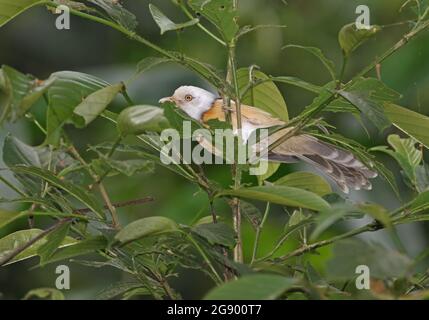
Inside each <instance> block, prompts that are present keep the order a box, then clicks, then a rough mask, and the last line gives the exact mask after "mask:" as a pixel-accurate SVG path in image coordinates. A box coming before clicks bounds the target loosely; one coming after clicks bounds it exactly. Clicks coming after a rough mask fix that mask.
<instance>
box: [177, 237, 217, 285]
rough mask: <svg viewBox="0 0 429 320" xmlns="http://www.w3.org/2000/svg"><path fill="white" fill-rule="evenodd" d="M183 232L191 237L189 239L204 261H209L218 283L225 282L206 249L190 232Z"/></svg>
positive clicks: (208, 263)
mask: <svg viewBox="0 0 429 320" xmlns="http://www.w3.org/2000/svg"><path fill="white" fill-rule="evenodd" d="M182 233H183V234H184V235H185V236H186V237H187V238H188V239H189V241H190V242H191V243H192V244H193V245H194V247H195V248H196V249H197V250H198V252H199V253H200V254H201V257H202V258H203V259H204V261H205V262H206V263H207V265H208V267H209V268H210V270H211V271H212V272H213V274H214V276H215V277H216V280H217V282H218V283H217V284H221V283H222V282H223V281H222V278H221V277H220V276H219V274H218V273H217V271H216V269H215V267H214V266H213V264H212V263H211V261H210V259H209V258H208V257H207V255H206V253H205V252H204V250H203V249H202V248H201V247H200V245H199V244H198V243H197V242H196V241H195V240H194V238H193V237H192V236H191V235H190V234H189V233H186V232H183V231H182Z"/></svg>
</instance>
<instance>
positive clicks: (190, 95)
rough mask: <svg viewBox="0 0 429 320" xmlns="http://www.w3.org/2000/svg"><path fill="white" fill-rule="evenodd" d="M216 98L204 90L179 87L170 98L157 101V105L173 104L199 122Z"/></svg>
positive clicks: (192, 87)
mask: <svg viewBox="0 0 429 320" xmlns="http://www.w3.org/2000/svg"><path fill="white" fill-rule="evenodd" d="M216 99H217V98H216V96H215V95H214V94H213V93H211V92H209V91H207V90H204V89H201V88H198V87H194V86H181V87H179V88H177V89H176V91H174V94H173V95H172V96H171V97H165V98H162V99H160V100H159V103H165V102H173V103H175V104H176V106H178V107H179V108H180V109H182V110H183V111H185V112H186V113H187V114H188V115H189V116H190V117H192V118H194V119H195V120H198V121H199V120H201V117H202V116H203V114H204V113H205V112H207V111H208V110H210V108H211V107H212V105H213V103H214V102H215V100H216Z"/></svg>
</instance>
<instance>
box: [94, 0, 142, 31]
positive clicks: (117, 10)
mask: <svg viewBox="0 0 429 320" xmlns="http://www.w3.org/2000/svg"><path fill="white" fill-rule="evenodd" d="M88 1H89V2H91V3H93V4H95V5H97V6H99V7H100V8H101V9H103V10H104V11H105V12H106V13H107V14H108V15H109V17H110V18H111V19H112V20H113V21H115V22H117V23H118V24H119V25H121V26H122V27H124V28H125V29H127V30H130V31H134V30H135V29H136V27H137V25H138V23H137V19H136V16H135V15H134V14H132V13H131V12H129V11H128V10H126V9H125V8H124V7H123V6H122V5H121V4H120V3H119V1H115V0H88Z"/></svg>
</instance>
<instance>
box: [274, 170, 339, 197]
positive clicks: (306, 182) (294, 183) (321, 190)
mask: <svg viewBox="0 0 429 320" xmlns="http://www.w3.org/2000/svg"><path fill="white" fill-rule="evenodd" d="M274 184H275V185H279V186H287V187H294V188H299V189H304V190H307V191H310V192H313V193H315V194H317V195H319V196H325V195H327V194H329V193H332V189H331V185H330V184H329V183H328V182H327V181H326V180H325V179H323V178H322V177H321V176H318V175H316V174H314V173H310V172H294V173H291V174H288V175H287V176H284V177H282V178H280V179H278V180H277V181H275V182H274Z"/></svg>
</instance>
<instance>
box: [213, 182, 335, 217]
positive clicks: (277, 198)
mask: <svg viewBox="0 0 429 320" xmlns="http://www.w3.org/2000/svg"><path fill="white" fill-rule="evenodd" d="M218 196H234V197H240V198H246V199H253V200H259V201H266V202H272V203H276V204H281V205H284V206H292V207H301V208H308V209H312V210H315V211H323V210H327V209H329V208H330V206H329V204H328V203H327V202H326V201H325V200H323V199H322V198H321V197H319V196H318V195H316V194H314V193H312V192H309V191H306V190H302V189H298V188H292V187H286V186H277V185H276V186H258V187H250V188H241V189H236V190H224V191H221V192H220V193H219V194H218Z"/></svg>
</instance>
